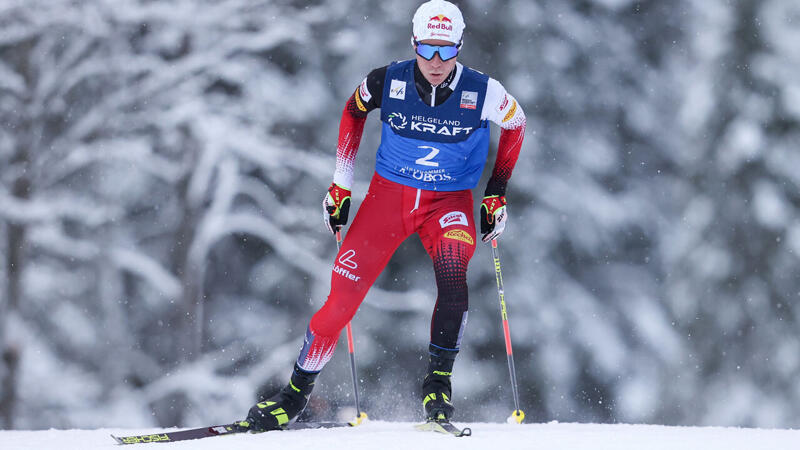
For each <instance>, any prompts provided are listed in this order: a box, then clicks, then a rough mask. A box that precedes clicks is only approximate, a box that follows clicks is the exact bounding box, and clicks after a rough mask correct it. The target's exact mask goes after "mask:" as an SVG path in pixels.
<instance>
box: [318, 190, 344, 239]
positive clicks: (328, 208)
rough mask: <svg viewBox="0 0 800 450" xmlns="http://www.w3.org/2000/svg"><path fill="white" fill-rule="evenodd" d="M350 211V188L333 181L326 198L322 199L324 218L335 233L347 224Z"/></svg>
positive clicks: (329, 229) (326, 224)
mask: <svg viewBox="0 0 800 450" xmlns="http://www.w3.org/2000/svg"><path fill="white" fill-rule="evenodd" d="M349 213H350V189H347V188H344V187H341V186H339V185H338V184H336V183H331V187H329V188H328V192H327V193H326V194H325V198H323V199H322V219H323V221H324V222H325V226H326V227H327V228H328V231H330V232H331V233H333V234H336V232H337V231H339V228H341V227H343V226H345V225H346V224H347V215H348V214H349Z"/></svg>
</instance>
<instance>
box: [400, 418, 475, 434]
mask: <svg viewBox="0 0 800 450" xmlns="http://www.w3.org/2000/svg"><path fill="white" fill-rule="evenodd" d="M414 428H416V429H417V430H419V431H433V432H436V433H444V434H449V435H452V436H455V437H462V436H472V430H471V429H469V428H466V427H465V428H458V427H457V426H455V425H453V424H452V423H450V422H449V421H447V420H429V421H427V422H425V423H421V424H419V425H414Z"/></svg>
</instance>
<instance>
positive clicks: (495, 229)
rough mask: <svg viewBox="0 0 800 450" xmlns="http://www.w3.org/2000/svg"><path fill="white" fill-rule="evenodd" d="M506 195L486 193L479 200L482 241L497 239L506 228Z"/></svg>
mask: <svg viewBox="0 0 800 450" xmlns="http://www.w3.org/2000/svg"><path fill="white" fill-rule="evenodd" d="M507 217H508V216H507V214H506V196H505V195H487V196H485V197H483V201H482V202H481V234H482V235H483V238H482V240H483V242H489V241H491V240H492V239H497V238H498V237H499V236H500V235H501V234H503V230H505V228H506V218H507Z"/></svg>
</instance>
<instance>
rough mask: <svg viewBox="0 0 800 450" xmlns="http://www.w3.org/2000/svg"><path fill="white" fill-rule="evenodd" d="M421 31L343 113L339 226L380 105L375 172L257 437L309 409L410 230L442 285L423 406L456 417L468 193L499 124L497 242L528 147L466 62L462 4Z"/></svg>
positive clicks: (470, 247) (436, 11) (335, 204)
mask: <svg viewBox="0 0 800 450" xmlns="http://www.w3.org/2000/svg"><path fill="white" fill-rule="evenodd" d="M412 24H413V37H412V39H411V43H412V46H413V48H414V50H415V52H416V57H415V59H412V60H407V61H401V62H393V63H391V64H389V65H388V66H384V67H381V68H378V69H375V70H373V71H372V72H370V73H369V75H367V77H366V78H365V79H364V81H363V82H362V83H361V85H360V86H359V87H358V88H357V89H356V90H355V92H354V93H353V95H352V96H350V98H349V100H348V101H347V104H346V106H345V108H344V111H343V112H342V118H341V123H340V125H339V140H338V147H337V153H336V171H335V173H334V176H333V183H332V184H331V186H330V188H329V189H328V192H327V193H326V194H325V197H324V200H323V203H322V206H323V215H324V220H325V224H326V226H327V228H328V230H329V231H331V232H332V233H336V232H337V231H338V230H339V228H341V227H343V226H344V225H345V224H346V223H347V219H348V214H349V209H350V203H351V192H350V187H351V186H352V184H353V163H354V160H355V156H356V152H357V151H358V147H359V142H360V140H361V135H362V132H363V129H364V123H365V121H366V117H367V114H368V113H369V112H370V111H372V110H374V109H376V108H380V110H381V121H382V132H381V143H380V146H379V147H378V150H377V156H376V161H377V162H376V168H375V174H374V175H373V177H372V181H371V184H370V186H369V190H368V192H367V194H366V198H365V199H364V201H363V203H362V204H361V207H360V208H359V210H358V213H357V214H356V216H355V219H354V220H353V224H352V226H351V227H350V230H349V232H348V233H347V236H346V238H345V239H344V242H343V244H342V247H341V249H340V250H339V253H338V254H337V256H336V262H335V264H334V267H333V274H332V280H331V291H330V294H329V296H328V299H327V301H326V303H325V305H324V306H323V307H322V308H321V309H320V310H319V311H317V313H316V314H314V316H313V317H312V318H311V322H310V323H309V326H308V328H307V331H306V335H305V340H304V342H303V347H302V350H301V351H300V355H299V357H298V358H297V361H296V363H295V365H294V372H293V373H292V375H291V379H290V381H289V384H288V385H287V386H286V387H284V388H283V389H282V390H281V391H280V392H278V393H277V394H275V395H274V396H272V397H271V398H269V399H268V400H266V401H264V402H260V403H258V404H256V405H255V406H253V407H252V408H251V409H250V411H249V412H248V416H247V419H246V421H245V422H244V423H245V424H247V426H249V427H251V429H253V430H272V429H277V428H282V427H284V426H285V425H287V424H288V423H289V422H290V421H292V420H293V419H295V418H296V417H297V416H298V415H299V414H300V413H301V412H302V411H303V409H304V408H305V406H306V404H307V403H308V398H309V395H310V394H311V390H312V389H313V387H314V380H315V379H316V377H317V375H318V374H319V372H320V371H321V370H322V368H323V367H324V366H325V364H326V363H327V362H328V360H329V359H330V358H331V356H332V355H333V350H334V347H335V346H336V343H337V341H338V339H339V335H340V334H341V331H342V329H343V328H344V327H345V326H346V325H347V323H348V322H349V321H350V320H351V319H352V318H353V316H354V315H355V313H356V310H357V309H358V306H359V305H360V304H361V301H362V300H363V299H364V296H365V295H366V294H367V290H368V289H369V288H370V286H372V284H373V283H374V282H375V279H376V278H377V277H378V275H379V274H380V272H381V271H382V270H383V268H384V267H385V266H386V264H387V263H388V261H389V259H390V257H391V256H392V254H393V253H394V251H395V250H396V249H397V247H398V246H399V245H400V243H401V242H402V241H403V240H405V239H406V238H407V237H408V236H409V235H411V234H412V233H418V234H419V237H420V239H421V240H422V243H423V245H424V247H425V249H426V250H427V252H428V254H429V255H430V257H431V258H432V260H433V267H434V271H435V276H436V286H437V289H438V297H437V300H436V305H435V307H434V310H433V318H432V320H431V340H430V344H429V353H430V356H429V361H428V371H427V374H426V376H425V378H424V380H423V383H422V404H423V410H424V411H425V415H426V418H427V419H428V420H434V421H446V420H449V419H450V418H451V417H452V415H453V412H454V407H453V404H452V402H451V398H452V395H451V382H450V377H451V373H452V368H453V362H454V361H455V358H456V355H457V354H458V351H459V346H460V344H461V337H462V334H463V332H464V327H465V325H466V323H467V306H468V302H467V282H466V274H467V264H468V263H469V260H470V258H471V257H472V254H473V253H474V251H475V243H476V233H475V224H474V220H473V199H472V193H471V191H470V190H471V189H472V188H474V187H475V186H476V185H477V183H478V180H479V178H480V176H481V172H482V171H483V167H484V165H485V164H486V160H487V155H488V149H489V126H488V121H492V122H494V123H496V124H498V125H499V126H500V127H501V133H500V141H499V144H498V150H497V159H496V161H495V165H494V170H493V172H492V175H491V178H490V179H489V182H488V184H487V186H486V190H485V194H484V197H483V201H482V202H481V206H480V220H481V233H482V235H483V236H482V240H483V241H484V242H489V241H491V240H492V239H495V238H497V237H498V236H500V234H501V233H502V232H503V230H504V228H505V225H506V220H507V213H506V199H505V191H506V184H507V182H508V179H509V177H510V176H511V171H512V169H513V167H514V165H515V163H516V161H517V157H518V155H519V151H520V148H521V146H522V139H523V136H524V133H525V114H524V113H523V111H522V107H521V106H520V105H519V103H517V101H516V99H514V97H512V96H511V95H510V94H508V93H507V92H506V90H505V89H504V88H503V86H502V85H501V84H500V83H499V82H497V81H496V80H494V79H492V78H490V77H488V76H486V75H484V74H482V73H480V72H478V71H475V70H472V69H470V68H468V67H466V66H463V65H462V64H460V63H458V62H457V61H456V60H457V56H458V53H459V51H460V50H461V47H462V43H463V41H462V36H463V32H464V28H465V24H464V19H463V17H462V15H461V11H460V10H459V9H458V7H457V6H455V5H454V4H452V3H450V2H447V1H443V0H431V1H428V2H426V3H423V4H422V5H421V6H420V7H419V8H418V9H417V11H416V13H415V14H414V17H413V20H412Z"/></svg>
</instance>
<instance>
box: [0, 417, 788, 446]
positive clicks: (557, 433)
mask: <svg viewBox="0 0 800 450" xmlns="http://www.w3.org/2000/svg"><path fill="white" fill-rule="evenodd" d="M468 426H470V427H471V428H472V432H473V435H472V436H470V437H463V438H455V437H451V436H447V435H442V434H437V433H429V432H418V431H415V430H413V429H412V424H411V423H401V422H380V421H374V422H368V423H366V424H365V425H362V426H360V427H358V428H341V429H327V430H298V431H291V432H272V433H264V434H257V435H233V436H219V437H212V438H206V439H202V440H194V441H183V442H174V443H171V444H163V443H155V444H136V445H135V446H134V447H131V448H142V449H148V448H157V449H162V450H173V449H175V450H178V449H201V450H204V449H220V448H235V449H237V450H249V449H253V450H255V449H259V450H262V449H264V448H309V449H311V448H313V449H320V450H322V449H347V450H360V449H370V450H372V449H381V450H394V449H398V450H399V449H408V448H415V449H419V450H422V449H428V448H436V449H437V450H443V449H448V448H458V449H464V450H468V449H481V450H485V449H488V448H495V449H497V450H501V449H508V450H512V449H513V450H518V449H559V450H584V449H586V450H604V449H608V450H612V449H613V450H645V449H646V450H667V449H669V450H677V449H680V450H692V449H698V450H716V449H719V450H738V449H741V450H745V449H746V450H759V449H769V450H783V449H787V450H788V449H797V448H800V431H798V430H765V429H755V428H719V427H714V428H712V427H703V428H701V427H667V426H660V425H598V424H569V423H556V422H552V423H547V424H524V425H516V424H497V423H475V424H469V425H468ZM154 431H157V430H153V429H98V430H47V431H0V448H2V449H4V450H24V449H37V450H47V449H58V450H87V449H101V448H116V447H117V444H116V443H115V442H114V441H113V440H112V439H111V437H110V436H109V434H112V433H113V434H116V435H118V436H122V435H133V434H143V433H149V432H154Z"/></svg>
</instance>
